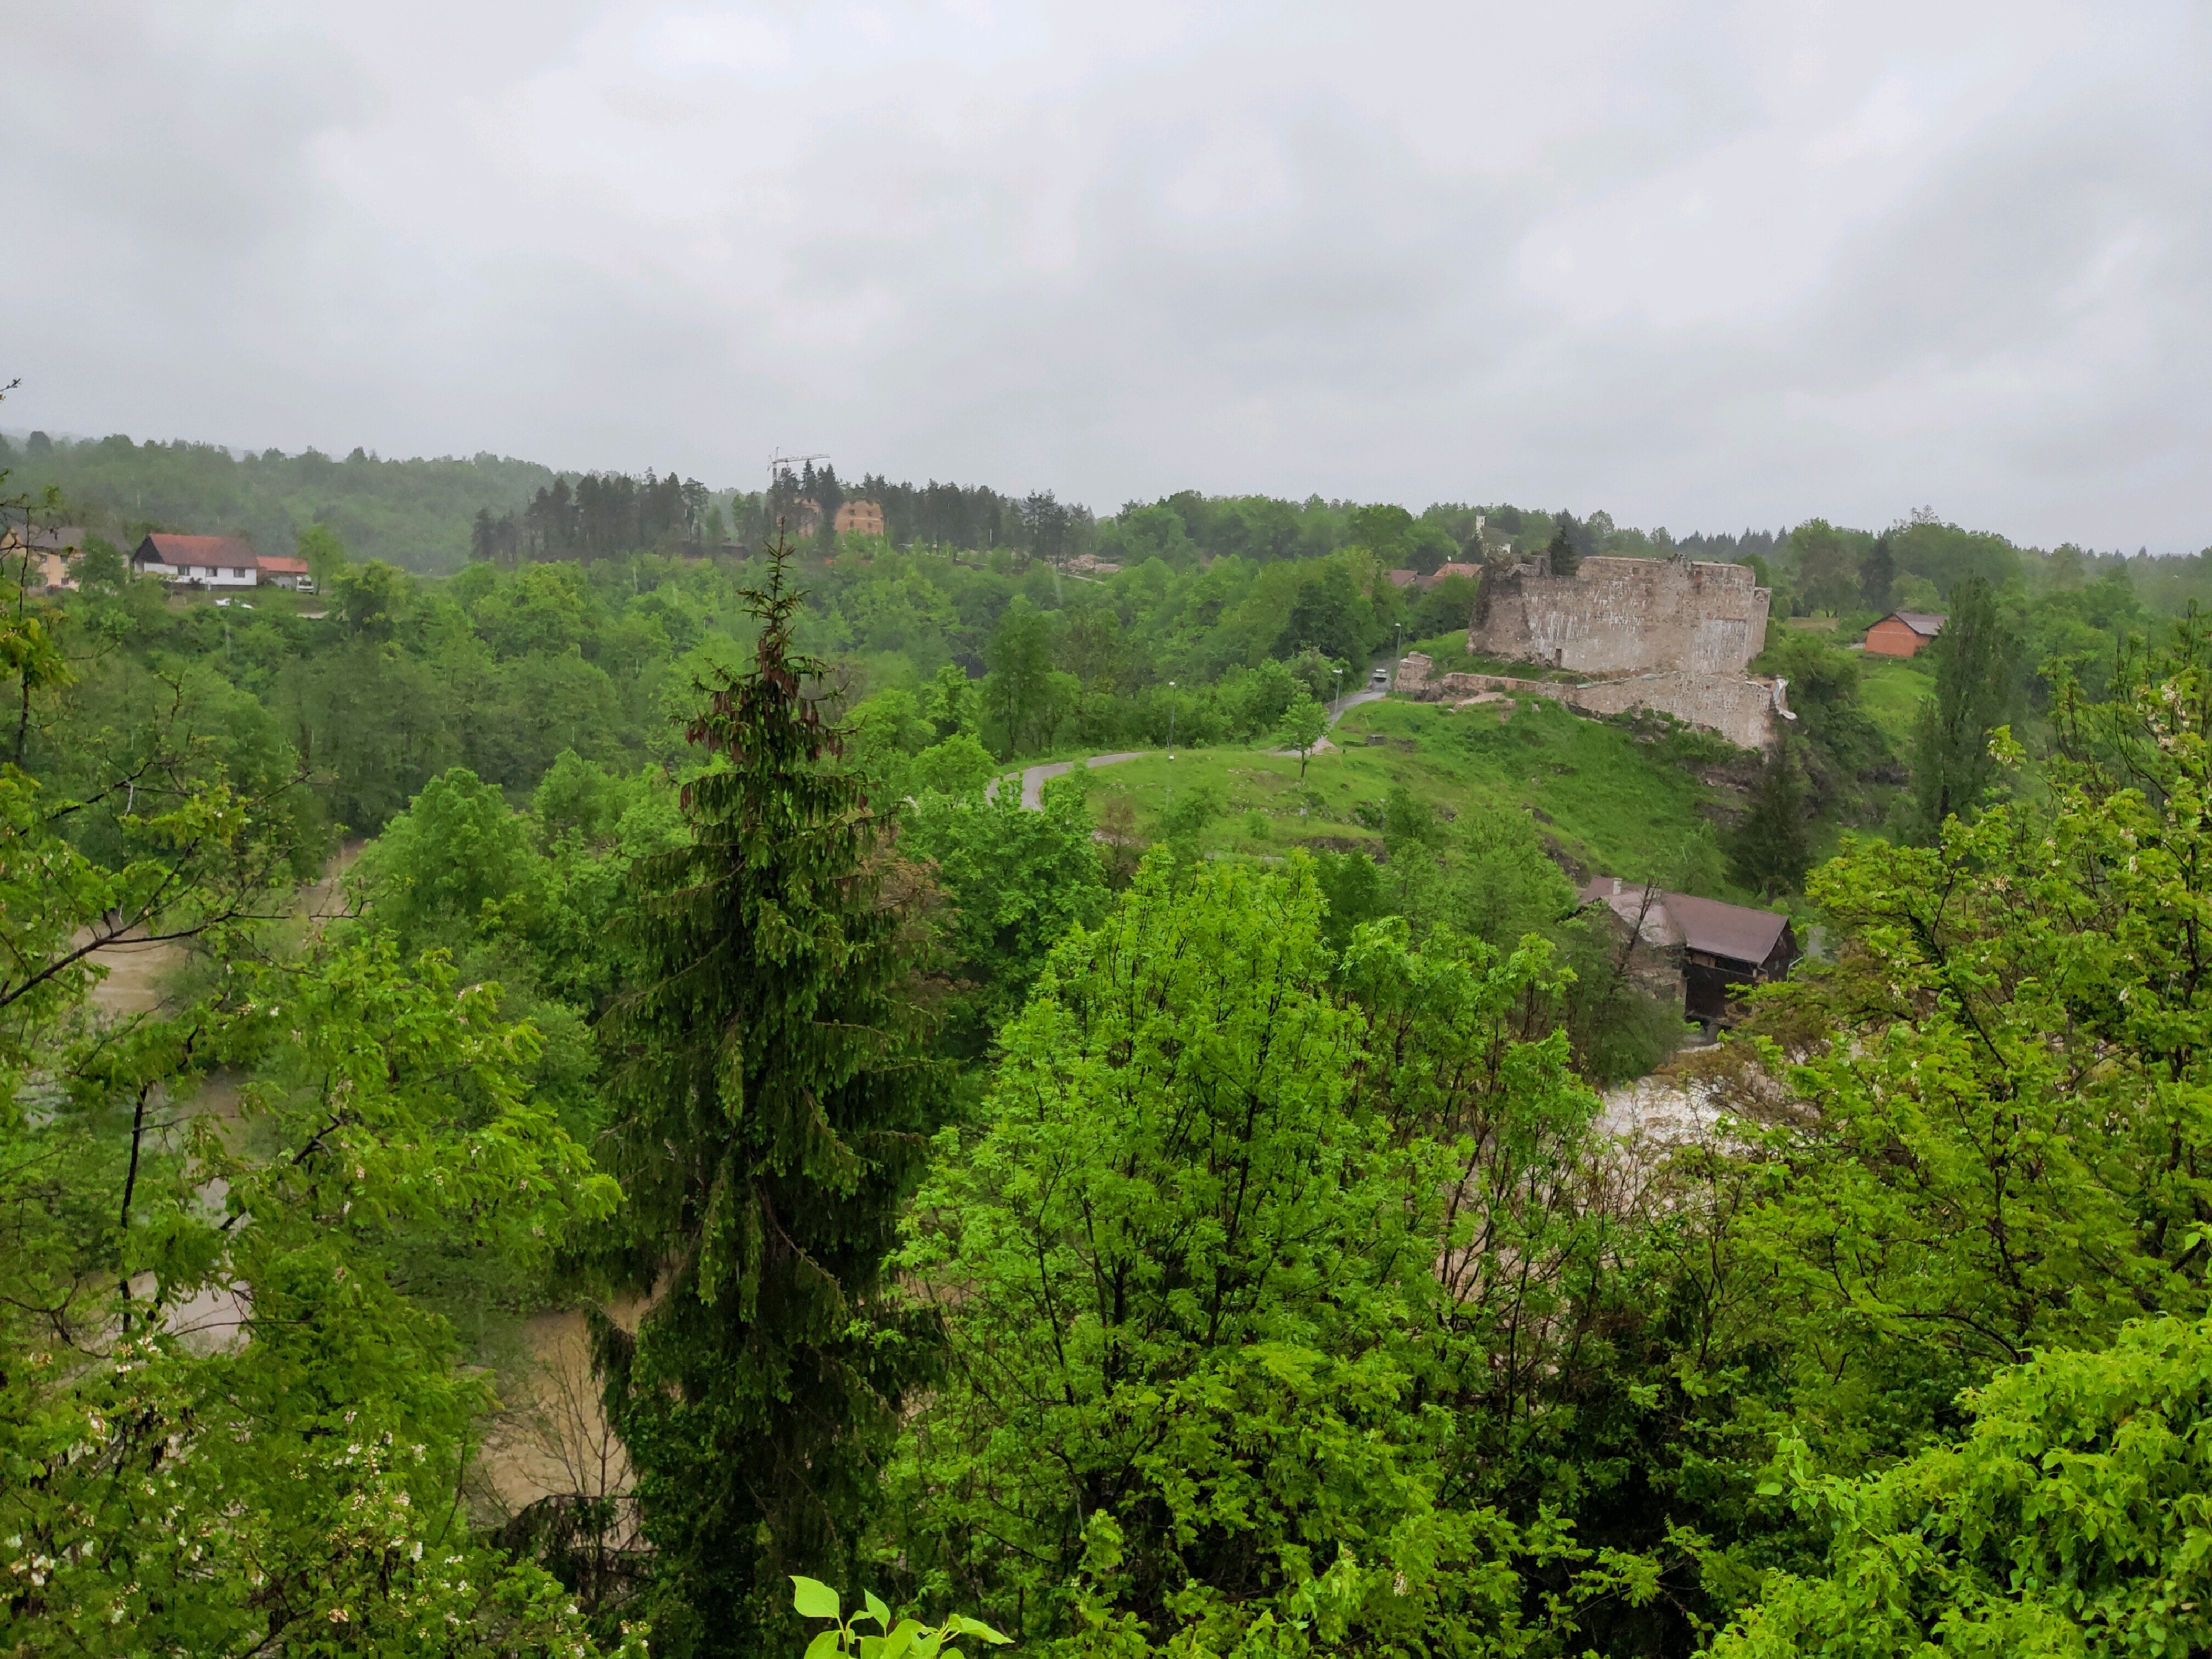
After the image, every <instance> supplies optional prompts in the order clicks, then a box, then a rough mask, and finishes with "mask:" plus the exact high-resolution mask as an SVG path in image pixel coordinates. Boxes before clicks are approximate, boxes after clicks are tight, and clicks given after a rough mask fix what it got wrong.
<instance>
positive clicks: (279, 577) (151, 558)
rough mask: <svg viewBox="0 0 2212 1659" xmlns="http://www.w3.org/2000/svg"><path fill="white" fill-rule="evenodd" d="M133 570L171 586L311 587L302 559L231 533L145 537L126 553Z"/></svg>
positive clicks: (224, 588)
mask: <svg viewBox="0 0 2212 1659" xmlns="http://www.w3.org/2000/svg"><path fill="white" fill-rule="evenodd" d="M131 570H132V572H133V573H134V574H137V575H141V576H152V577H155V578H157V579H158V580H161V581H165V582H167V583H168V585H169V586H172V587H190V588H205V589H208V590H210V592H234V591H236V590H237V589H240V588H245V587H282V588H287V589H289V590H291V591H293V592H300V593H312V592H314V591H315V582H314V578H313V577H312V576H310V575H309V574H307V561H306V560H305V559H290V558H275V557H271V556H267V555H264V554H260V553H256V552H255V551H254V550H253V549H252V547H251V546H250V545H248V544H246V543H245V542H242V541H240V539H239V538H237V537H235V536H172V535H169V534H167V532H157V533H156V534H154V535H151V536H149V537H147V538H146V539H145V540H144V541H143V542H140V543H139V544H138V547H137V551H135V552H133V553H132V554H131Z"/></svg>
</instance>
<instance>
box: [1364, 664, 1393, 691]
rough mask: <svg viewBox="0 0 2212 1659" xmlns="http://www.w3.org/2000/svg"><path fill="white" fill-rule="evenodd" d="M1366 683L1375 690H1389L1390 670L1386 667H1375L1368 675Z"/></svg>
mask: <svg viewBox="0 0 2212 1659" xmlns="http://www.w3.org/2000/svg"><path fill="white" fill-rule="evenodd" d="M1367 684H1369V685H1370V686H1372V687H1373V688H1374V689H1375V690H1377V691H1387V690H1389V689H1390V671H1389V669H1387V668H1378V669H1376V671H1374V673H1372V674H1371V675H1370V676H1369V677H1368V680H1367Z"/></svg>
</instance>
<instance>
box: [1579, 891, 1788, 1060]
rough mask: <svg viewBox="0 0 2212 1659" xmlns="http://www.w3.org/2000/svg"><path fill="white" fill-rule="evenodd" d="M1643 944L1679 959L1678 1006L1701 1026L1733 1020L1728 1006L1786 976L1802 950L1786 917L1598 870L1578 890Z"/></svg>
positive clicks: (1588, 901)
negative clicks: (1750, 990)
mask: <svg viewBox="0 0 2212 1659" xmlns="http://www.w3.org/2000/svg"><path fill="white" fill-rule="evenodd" d="M1582 899H1583V903H1585V904H1602V905H1604V906H1605V907H1606V908H1607V909H1608V910H1610V911H1612V912H1613V915H1615V916H1617V917H1619V918H1620V921H1621V922H1622V923H1623V924H1624V925H1626V927H1632V928H1633V929H1635V930H1636V933H1637V935H1638V938H1640V939H1642V940H1643V941H1644V943H1645V944H1646V945H1651V946H1653V947H1655V948H1656V949H1657V950H1660V951H1664V952H1665V953H1667V954H1668V956H1669V957H1673V958H1674V959H1675V960H1677V961H1679V963H1680V969H1681V976H1682V1012H1683V1013H1684V1015H1685V1016H1686V1018H1691V1019H1694V1020H1696V1021H1698V1022H1699V1024H1704V1025H1706V1026H1721V1025H1727V1024H1733V1023H1734V1019H1735V1014H1734V1012H1733V1010H1732V1007H1731V1005H1732V1004H1733V1003H1734V1002H1735V999H1736V998H1737V997H1738V996H1739V995H1741V994H1742V992H1743V991H1745V990H1746V989H1747V988H1748V987H1751V986H1753V985H1763V984H1765V983H1767V982H1768V981H1772V980H1778V979H1783V978H1786V977H1787V976H1788V975H1789V972H1790V969H1791V968H1792V967H1793V966H1795V965H1796V962H1797V959H1798V957H1800V956H1801V955H1802V951H1799V949H1798V948H1797V935H1796V932H1795V930H1793V929H1792V928H1791V927H1790V918H1789V917H1787V916H1785V915H1781V914H1780V913H1779V912H1777V911H1773V910H1754V909H1752V908H1749V907H1748V906H1747V905H1741V904H1723V903H1722V902H1720V901H1719V900H1718V899H1708V898H1698V897H1696V896H1692V895H1691V894H1688V893H1669V892H1666V891H1664V890H1661V889H1659V888H1656V887H1653V888H1646V887H1644V886H1640V885H1637V884H1631V883H1628V882H1624V881H1623V880H1621V879H1620V877H1618V876H1601V877H1600V878H1598V879H1597V880H1595V881H1593V882H1591V883H1590V884H1589V885H1588V886H1586V887H1584V888H1583V890H1582Z"/></svg>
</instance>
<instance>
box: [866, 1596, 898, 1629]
mask: <svg viewBox="0 0 2212 1659" xmlns="http://www.w3.org/2000/svg"><path fill="white" fill-rule="evenodd" d="M860 1599H861V1600H862V1601H865V1602H866V1603H867V1607H868V1612H867V1616H868V1617H869V1618H871V1619H872V1620H875V1621H876V1623H877V1624H878V1626H881V1627H882V1628H883V1629H884V1630H885V1631H889V1630H890V1627H891V1610H890V1608H889V1607H885V1606H884V1604H883V1602H882V1601H881V1600H880V1599H879V1598H878V1596H877V1595H876V1593H875V1591H873V1590H862V1591H861V1592H860Z"/></svg>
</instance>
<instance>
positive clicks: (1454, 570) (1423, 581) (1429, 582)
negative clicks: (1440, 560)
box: [1383, 563, 1482, 593]
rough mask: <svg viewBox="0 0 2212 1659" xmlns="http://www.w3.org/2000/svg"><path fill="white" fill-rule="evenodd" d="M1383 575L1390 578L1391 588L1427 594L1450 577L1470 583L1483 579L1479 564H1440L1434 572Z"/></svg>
mask: <svg viewBox="0 0 2212 1659" xmlns="http://www.w3.org/2000/svg"><path fill="white" fill-rule="evenodd" d="M1383 574H1385V575H1386V576H1387V577H1389V582H1390V586H1393V587H1397V588H1407V587H1410V588H1413V590H1414V591H1415V592H1421V593H1426V592H1430V591H1431V589H1433V588H1435V587H1436V586H1438V585H1439V584H1441V583H1442V582H1443V580H1445V579H1446V578H1447V577H1450V576H1465V577H1467V578H1468V580H1470V581H1480V580H1481V578H1482V567H1481V566H1480V565H1479V564H1462V563H1454V564H1440V565H1438V566H1437V568H1435V569H1434V570H1431V571H1427V572H1422V571H1419V570H1390V571H1386V572H1384V573H1383Z"/></svg>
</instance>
